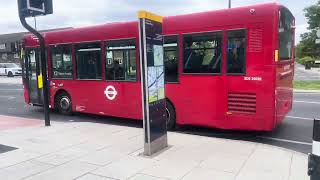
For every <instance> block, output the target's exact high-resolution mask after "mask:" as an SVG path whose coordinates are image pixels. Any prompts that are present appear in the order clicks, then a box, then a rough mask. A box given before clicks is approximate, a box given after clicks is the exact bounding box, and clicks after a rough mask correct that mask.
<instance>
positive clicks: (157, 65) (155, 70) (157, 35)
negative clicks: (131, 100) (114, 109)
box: [138, 11, 168, 156]
mask: <svg viewBox="0 0 320 180" xmlns="http://www.w3.org/2000/svg"><path fill="white" fill-rule="evenodd" d="M138 16H139V28H140V31H139V32H140V67H141V86H142V101H143V103H142V104H143V129H144V135H145V136H144V154H145V155H147V156H151V155H152V154H153V153H156V152H158V151H160V150H162V149H164V148H166V147H167V146H168V143H167V117H166V110H165V106H166V104H165V103H166V100H165V94H164V93H165V90H164V63H163V37H162V17H161V16H158V15H155V14H152V13H149V12H145V11H140V12H139V14H138Z"/></svg>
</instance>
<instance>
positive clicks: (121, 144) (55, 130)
mask: <svg viewBox="0 0 320 180" xmlns="http://www.w3.org/2000/svg"><path fill="white" fill-rule="evenodd" d="M69 118H70V117H69ZM0 123H1V124H5V125H6V128H2V129H0V142H1V144H2V146H5V147H11V149H10V148H9V149H8V148H7V149H8V150H7V152H4V153H1V154H0V179H1V180H15V179H25V180H51V179H52V180H63V179H67V180H69V179H70V180H71V179H77V180H98V179H99V180H111V179H113V180H114V179H130V180H168V179H172V180H175V179H182V180H194V179H201V180H206V179H208V180H214V179H217V180H271V179H272V180H305V179H309V178H308V176H307V155H306V154H302V153H298V152H295V151H292V150H288V149H284V148H279V147H275V146H270V145H265V144H260V143H254V142H247V141H239V140H238V141H235V140H230V139H224V138H215V137H205V136H198V135H189V134H182V133H176V132H169V133H168V143H169V147H168V148H167V149H165V150H163V151H161V152H159V153H157V154H155V155H154V156H152V157H146V156H143V155H142V152H143V130H142V129H141V128H137V127H128V126H121V125H114V124H101V123H95V122H72V121H65V122H57V121H53V122H52V126H50V127H45V126H44V125H43V121H40V120H38V119H27V118H21V117H10V116H3V115H0ZM0 148H1V146H0ZM15 148H16V149H15ZM0 152H1V151H0Z"/></svg>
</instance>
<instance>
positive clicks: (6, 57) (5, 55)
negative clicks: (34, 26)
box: [0, 27, 71, 64]
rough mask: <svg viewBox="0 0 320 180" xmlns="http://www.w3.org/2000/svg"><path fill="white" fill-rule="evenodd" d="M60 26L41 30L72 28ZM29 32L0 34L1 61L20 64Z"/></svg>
mask: <svg viewBox="0 0 320 180" xmlns="http://www.w3.org/2000/svg"><path fill="white" fill-rule="evenodd" d="M70 28H71V27H67V28H59V29H49V30H43V31H40V32H48V31H57V30H64V29H70ZM26 33H28V32H20V33H12V34H0V63H17V64H20V46H21V43H22V39H23V36H24V35H25V34H26Z"/></svg>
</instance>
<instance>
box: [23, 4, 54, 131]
mask: <svg viewBox="0 0 320 180" xmlns="http://www.w3.org/2000/svg"><path fill="white" fill-rule="evenodd" d="M52 9H53V8H52V0H18V10H19V18H20V21H21V24H22V25H23V26H24V27H25V28H26V29H27V30H28V31H30V32H31V33H32V34H34V35H35V36H36V37H37V38H38V39H39V43H40V51H41V52H40V53H41V72H42V76H40V77H38V83H39V82H42V83H39V84H41V85H42V89H43V109H44V117H45V126H50V116H49V90H48V88H49V87H48V81H47V66H46V64H47V62H46V55H45V54H46V53H45V41H44V38H43V36H42V35H41V34H40V33H39V32H38V31H37V30H35V29H34V28H32V27H31V26H30V25H29V24H28V23H27V21H26V18H27V17H35V16H39V15H47V14H52V13H53V11H52ZM39 65H40V64H37V65H36V66H39ZM39 88H41V87H40V85H39Z"/></svg>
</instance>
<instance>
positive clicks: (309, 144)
mask: <svg viewBox="0 0 320 180" xmlns="http://www.w3.org/2000/svg"><path fill="white" fill-rule="evenodd" d="M258 137H260V138H263V139H269V140H274V141H280V142H288V143H293V144H302V145H308V146H312V143H308V142H302V141H294V140H289V139H280V138H273V137H265V136H258Z"/></svg>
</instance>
